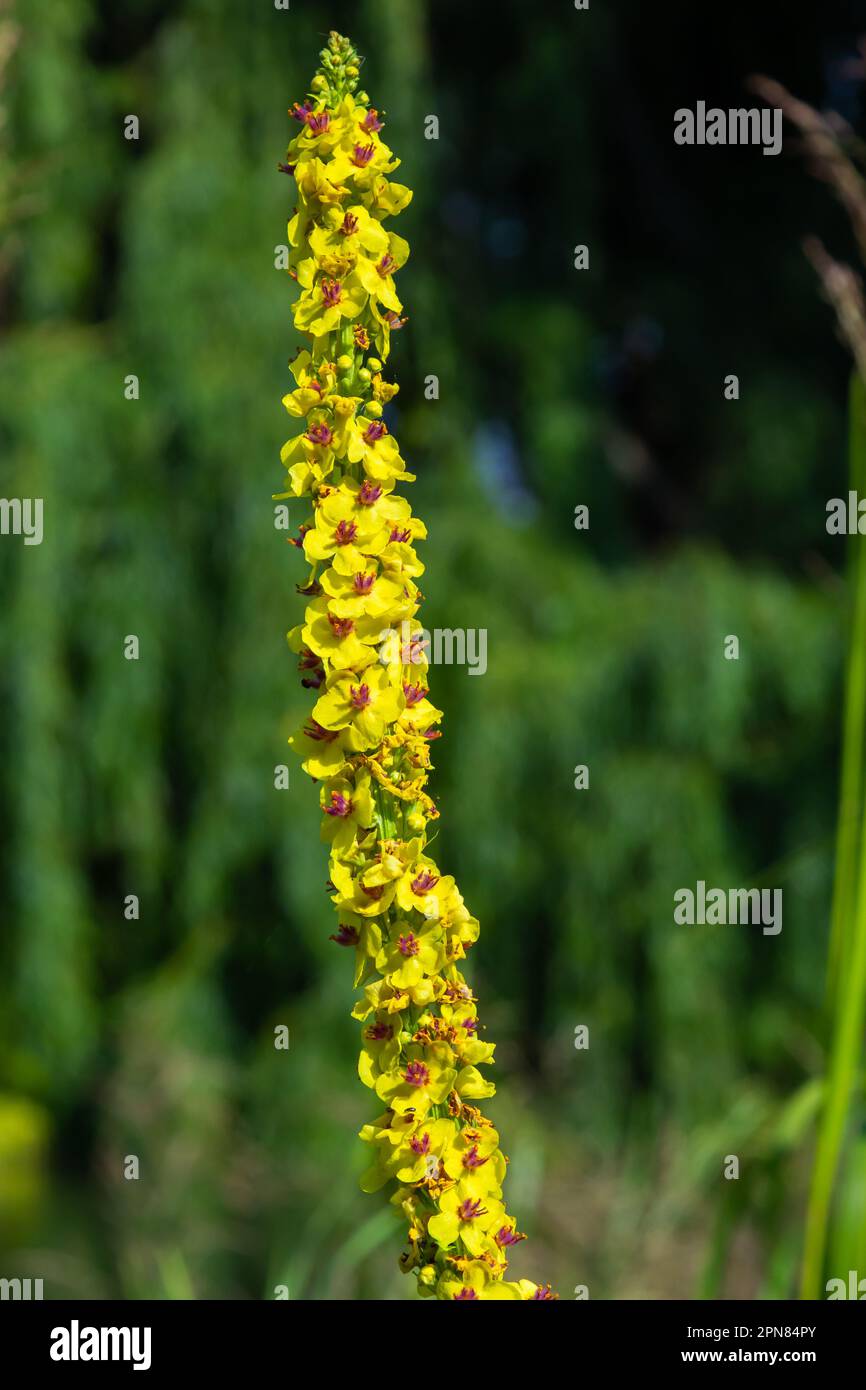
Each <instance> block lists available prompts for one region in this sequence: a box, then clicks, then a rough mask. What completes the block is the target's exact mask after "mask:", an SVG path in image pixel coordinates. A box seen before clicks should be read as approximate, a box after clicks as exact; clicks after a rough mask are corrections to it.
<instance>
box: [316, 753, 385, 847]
mask: <svg viewBox="0 0 866 1390" xmlns="http://www.w3.org/2000/svg"><path fill="white" fill-rule="evenodd" d="M319 801H320V804H321V807H322V811H323V813H324V820H323V821H322V839H323V840H325V841H326V842H327V843H329V844H332V845H333V846H334V848H335V849H337V850H340V849H345V848H348V846H350V845H351V844H353V843H354V840H355V836H356V834H357V833H358V830H367V829H369V827H370V826H371V825H372V824H373V819H374V816H373V798H372V796H371V795H370V777H369V775H368V774H367V773H364V772H360V773H358V774H357V776H356V778H355V781H354V782H350V781H348V779H347V778H345V777H332V778H329V780H328V781H327V782H325V784H324V785H323V787H322V789H321V791H320V792H319Z"/></svg>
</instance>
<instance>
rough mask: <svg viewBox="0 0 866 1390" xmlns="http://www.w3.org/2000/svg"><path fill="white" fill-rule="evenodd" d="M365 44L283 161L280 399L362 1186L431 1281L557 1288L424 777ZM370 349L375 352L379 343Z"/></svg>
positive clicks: (392, 164)
mask: <svg viewBox="0 0 866 1390" xmlns="http://www.w3.org/2000/svg"><path fill="white" fill-rule="evenodd" d="M358 72H359V61H358V58H357V54H356V53H355V51H354V49H353V48H352V45H351V44H350V43H349V41H348V40H347V39H344V38H342V37H341V36H340V35H338V34H333V33H332V34H331V35H330V37H329V39H328V44H327V48H326V50H325V51H324V53H323V58H322V67H321V70H320V71H319V72H318V73H317V74H316V77H315V78H314V80H313V84H312V89H311V90H312V95H311V96H310V97H309V98H308V100H307V101H305V102H304V103H302V104H298V103H296V104H295V106H294V108H293V110H292V113H291V114H292V115H293V117H294V118H295V121H296V123H297V124H296V129H295V132H294V137H293V139H292V142H291V145H290V147H289V151H288V154H287V162H286V164H285V165H284V166H282V167H283V168H284V170H285V171H286V172H288V173H293V174H294V178H295V182H296V184H297V189H298V197H297V207H296V209H295V211H294V213H293V215H292V217H291V219H290V220H289V223H288V240H289V248H290V254H289V266H288V269H289V274H290V276H291V277H292V279H294V280H295V281H296V283H297V286H298V290H299V296H298V298H297V300H296V302H295V304H294V307H293V318H294V324H295V327H296V328H297V329H298V330H299V331H300V332H301V333H302V334H304V335H305V337H306V340H307V343H308V346H307V348H305V349H304V350H303V351H301V352H299V353H298V354H297V356H296V357H295V359H294V361H293V362H292V364H291V372H292V376H293V379H294V382H295V385H294V388H293V389H292V390H290V391H289V392H288V393H287V394H286V395H285V397H284V399H283V404H284V405H285V408H286V410H287V411H288V413H289V415H291V416H292V417H293V419H296V420H297V421H299V422H300V423H299V426H298V431H299V432H298V433H297V434H296V435H295V436H294V437H293V438H292V439H290V440H288V441H287V443H286V444H285V445H284V446H283V449H282V452H281V458H282V462H283V464H284V466H285V468H286V470H287V473H288V480H287V483H286V485H285V487H286V490H285V492H283V493H282V494H278V496H282V497H288V496H295V497H306V498H308V499H309V504H310V512H309V514H308V518H307V520H305V521H304V522H303V524H302V525H301V526H300V529H299V531H298V534H297V538H293V540H292V544H293V545H294V546H296V547H298V548H299V549H301V550H302V551H303V553H304V557H305V559H306V561H307V563H308V565H309V567H310V568H309V572H308V576H307V578H306V580H305V582H304V583H303V584H302V585H299V586H298V587H299V591H300V592H301V593H303V594H304V595H305V597H306V599H307V605H306V610H305V614H304V621H303V623H300V624H298V625H297V626H296V627H294V628H292V630H291V632H290V633H289V646H290V649H291V650H292V651H293V652H295V653H296V655H297V657H298V666H299V669H300V672H301V679H302V683H303V686H304V687H305V688H306V689H313V690H315V691H316V692H317V694H316V696H315V703H314V705H313V710H312V714H311V716H310V717H309V719H308V720H307V721H306V723H305V724H304V725H303V726H302V728H301V729H299V730H298V731H297V732H296V733H295V734H293V735H292V737H291V738H290V740H289V742H290V744H291V745H292V747H293V748H294V749H295V751H296V752H297V753H298V754H299V755H300V757H301V759H302V762H303V767H304V769H305V771H306V772H308V773H309V775H310V776H311V777H313V778H315V779H316V780H317V781H319V782H320V783H321V786H320V788H319V800H320V806H321V810H322V826H321V835H322V839H323V840H325V841H326V842H327V843H328V844H329V845H330V854H329V875H330V881H329V891H330V894H331V900H332V903H333V905H334V907H335V908H336V910H337V914H338V916H337V928H336V931H335V932H333V933H332V936H331V939H332V940H333V941H334V942H335V943H336V944H338V945H339V946H341V947H346V948H350V949H351V951H352V952H353V954H354V982H355V985H356V987H358V988H359V989H360V991H361V994H360V997H359V998H358V1000H357V1002H356V1003H355V1006H354V1008H353V1009H352V1017H353V1018H354V1019H355V1020H356V1021H357V1022H358V1024H359V1025H360V1029H361V1039H360V1044H361V1046H360V1055H359V1059H358V1074H359V1077H360V1080H361V1081H362V1082H363V1083H364V1085H366V1086H367V1087H369V1088H370V1089H372V1090H373V1091H374V1092H375V1094H376V1095H377V1097H378V1098H379V1100H380V1101H381V1102H383V1103H384V1105H385V1106H386V1107H387V1108H386V1109H385V1113H384V1114H383V1115H380V1116H379V1118H378V1119H376V1120H374V1121H373V1122H371V1123H370V1124H367V1125H365V1126H364V1127H363V1129H362V1130H361V1138H362V1140H363V1141H364V1143H365V1144H367V1145H368V1146H369V1151H370V1154H371V1162H370V1164H369V1166H368V1168H367V1169H366V1171H365V1173H364V1175H363V1177H362V1179H361V1185H362V1187H363V1188H364V1190H365V1191H368V1192H373V1191H376V1190H378V1189H379V1188H381V1187H384V1186H386V1185H387V1184H389V1183H390V1184H391V1185H392V1187H394V1188H396V1190H395V1191H393V1193H392V1195H391V1202H392V1204H393V1205H394V1206H395V1208H396V1209H397V1210H398V1211H399V1212H401V1213H402V1215H403V1217H404V1219H405V1221H406V1246H405V1248H404V1250H403V1253H402V1255H401V1256H400V1266H401V1268H402V1269H403V1270H405V1271H406V1272H409V1271H413V1272H414V1273H415V1275H416V1277H417V1281H418V1291H419V1294H420V1295H421V1296H422V1297H436V1298H440V1299H449V1300H455V1301H460V1302H467V1301H476V1300H485V1301H488V1300H490V1301H493V1300H496V1301H502V1300H507V1301H524V1300H526V1301H528V1300H532V1301H540V1300H548V1299H550V1298H552V1297H553V1295H552V1293H551V1291H550V1289H549V1286H547V1285H543V1286H539V1285H537V1284H534V1283H532V1282H531V1281H530V1280H518V1281H516V1282H509V1281H506V1279H505V1273H506V1271H507V1267H508V1258H509V1255H510V1253H511V1251H512V1249H513V1247H514V1246H515V1245H516V1244H518V1243H519V1242H520V1241H521V1240H522V1239H523V1237H522V1235H520V1233H519V1232H518V1231H517V1226H516V1222H515V1221H514V1218H513V1217H511V1216H509V1215H508V1213H507V1211H506V1209H505V1206H504V1204H503V1201H502V1187H503V1183H504V1180H505V1176H506V1170H507V1160H506V1158H505V1156H504V1155H503V1153H502V1150H501V1147H500V1143H499V1135H498V1133H497V1132H496V1130H495V1129H494V1127H493V1125H492V1124H491V1123H490V1121H489V1120H487V1119H486V1118H485V1117H484V1115H483V1114H482V1113H481V1111H480V1109H479V1108H478V1106H477V1104H476V1102H478V1101H483V1100H485V1099H486V1098H487V1097H489V1096H492V1095H493V1094H494V1091H495V1087H494V1086H493V1083H492V1082H491V1081H488V1080H487V1078H486V1075H485V1074H484V1072H483V1071H482V1070H481V1068H485V1067H488V1066H489V1065H490V1064H491V1063H492V1062H493V1060H494V1054H495V1047H494V1044H493V1043H491V1042H488V1041H487V1040H486V1038H485V1037H484V1036H483V1033H482V1032H481V1029H480V1024H479V1020H478V1013H477V1006H476V1000H475V997H474V995H473V993H472V990H471V989H470V987H469V985H468V984H467V983H466V981H465V979H464V978H463V976H462V975H461V973H460V970H459V968H458V965H459V963H460V962H462V959H463V958H464V956H465V954H466V952H467V950H468V949H469V948H470V947H471V945H472V944H473V942H474V941H475V940H476V939H477V936H478V922H477V919H476V918H475V917H473V916H472V915H471V913H470V912H469V910H468V908H467V907H466V904H465V903H464V901H463V898H462V896H461V894H460V892H459V890H458V888H457V886H456V884H455V882H454V879H453V878H452V877H450V876H449V875H443V874H440V872H439V869H438V867H437V865H436V863H435V862H434V860H433V859H432V858H431V857H430V855H429V853H428V852H427V846H428V840H427V834H428V826H429V823H430V822H431V821H432V820H434V819H435V818H436V817H437V816H438V810H437V808H436V806H435V804H434V802H433V800H432V798H431V797H430V795H429V793H428V791H427V789H426V788H427V779H428V776H429V773H430V769H431V757H430V754H431V744H432V742H433V740H435V739H437V738H438V737H439V732H438V729H437V727H436V726H437V725H438V723H439V722H440V720H441V718H442V712H441V710H439V709H437V708H436V706H435V705H434V704H433V703H432V702H431V700H430V698H429V690H428V668H429V660H430V656H429V651H428V649H427V648H428V640H429V639H428V635H427V634H426V632H425V630H424V628H423V627H422V625H421V622H420V621H419V619H418V617H417V613H418V607H419V601H420V598H421V595H420V592H419V590H418V586H417V582H416V581H417V580H418V578H419V576H420V575H422V574H423V572H424V566H423V564H422V563H421V561H420V559H419V558H418V555H417V553H416V550H415V546H416V543H417V542H418V541H421V540H424V539H425V538H426V535H427V532H426V528H425V526H424V523H423V522H422V521H421V520H420V519H419V518H418V517H415V516H413V515H412V510H411V507H410V506H409V503H408V502H407V500H406V499H405V498H404V497H403V496H401V495H398V493H397V491H396V486H397V484H398V483H402V482H412V481H413V476H412V474H411V473H409V472H408V471H407V469H406V464H405V461H404V459H403V457H402V455H401V452H400V447H399V445H398V443H397V440H396V439H395V438H394V436H393V435H392V434H391V432H390V429H389V422H388V421H386V419H385V414H386V411H387V407H388V403H389V402H390V401H391V400H392V399H393V397H394V395H395V394H396V392H397V390H398V386H397V383H396V382H390V381H386V380H385V378H384V375H383V368H384V363H385V360H386V359H387V357H388V354H389V352H390V346H391V340H392V335H393V333H394V332H396V331H397V330H398V329H400V328H402V326H403V324H404V323H405V322H406V316H405V314H404V311H403V306H402V303H401V300H400V297H399V295H398V292H397V287H396V278H395V277H396V275H397V273H398V272H399V271H400V269H401V267H402V266H403V265H404V264H405V262H406V260H407V258H408V255H409V247H408V244H407V243H406V241H405V240H404V239H403V238H402V237H400V236H398V235H396V234H395V233H394V232H391V231H389V230H387V229H386V228H385V226H384V225H383V223H384V222H385V221H386V220H387V219H388V218H390V217H393V216H394V215H396V214H397V213H399V212H400V211H402V209H403V208H405V207H406V205H407V204H408V203H409V201H410V200H411V197H412V194H411V191H410V190H409V189H408V188H406V187H404V186H403V185H402V184H399V183H395V182H393V181H392V180H391V179H390V178H389V177H388V175H389V174H390V173H392V172H393V171H394V169H396V168H397V166H398V164H399V161H398V160H397V159H396V158H395V157H394V155H393V153H392V152H391V150H390V149H389V148H388V146H387V145H386V144H385V143H384V141H383V139H382V136H381V131H382V127H383V122H382V119H381V118H380V116H379V114H378V112H377V111H376V109H375V108H372V107H369V106H368V104H367V98H366V95H365V94H364V95H363V97H362V95H361V94H360V93H358V94H357V95H356V93H357V88H358ZM374 354H375V355H374Z"/></svg>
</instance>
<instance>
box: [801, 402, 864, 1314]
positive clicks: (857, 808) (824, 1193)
mask: <svg viewBox="0 0 866 1390" xmlns="http://www.w3.org/2000/svg"><path fill="white" fill-rule="evenodd" d="M850 420H851V433H850V457H851V462H850V475H851V487H852V489H854V490H855V491H858V490H859V488H860V485H861V484H862V483H863V481H864V480H866V390H864V385H863V382H862V381H861V380H860V379H859V377H855V378H854V379H853V381H852V387H851V401H850ZM852 550H853V551H854V554H853V556H852V559H851V565H850V573H851V576H852V579H853V583H854V599H853V613H852V622H851V635H850V642H849V652H848V666H847V674H846V683H845V712H844V721H843V728H844V734H843V752H842V779H841V790H840V799H839V827H838V839H837V849H836V878H835V883H834V891H833V915H832V931H831V940H830V962H829V978H828V1000H829V1003H830V1005H831V1008H832V1029H833V1032H832V1042H831V1048H830V1058H829V1064H828V1068H827V1077H826V1085H825V1092H824V1107H823V1113H822V1117H821V1121H820V1126H819V1130H818V1138H817V1143H816V1148H815V1161H814V1167H813V1170H812V1184H811V1190H810V1193H809V1205H808V1211H807V1214H806V1239H805V1249H804V1254H803V1274H802V1284H801V1296H802V1297H803V1298H809V1299H815V1298H819V1297H820V1296H821V1291H822V1279H823V1274H824V1261H825V1258H826V1251H827V1240H828V1227H829V1222H830V1213H831V1208H832V1203H833V1192H834V1188H835V1185H836V1176H837V1173H838V1170H839V1160H840V1157H841V1153H842V1146H843V1143H844V1139H845V1131H846V1128H847V1122H848V1113H849V1108H850V1105H851V1097H852V1094H853V1092H854V1089H855V1082H856V1079H857V1073H858V1068H859V1065H860V1055H861V1048H862V1035H863V1021H864V1015H866V816H864V815H863V807H862V800H863V748H864V725H866V546H864V545H863V543H862V541H861V539H860V537H859V535H855V536H854V537H853V538H852ZM858 850H859V861H858Z"/></svg>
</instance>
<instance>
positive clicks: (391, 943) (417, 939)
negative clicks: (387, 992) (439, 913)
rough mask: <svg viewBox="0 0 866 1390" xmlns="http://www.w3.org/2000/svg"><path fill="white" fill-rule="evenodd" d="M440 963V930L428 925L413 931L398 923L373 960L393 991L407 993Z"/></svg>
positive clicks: (400, 922) (431, 973)
mask: <svg viewBox="0 0 866 1390" xmlns="http://www.w3.org/2000/svg"><path fill="white" fill-rule="evenodd" d="M443 959H444V950H443V945H442V932H441V930H439V929H438V928H437V927H435V926H430V925H428V924H425V925H424V926H423V927H418V928H416V929H415V930H413V929H412V927H411V926H410V924H409V923H408V922H402V921H398V922H395V923H394V925H393V926H392V928H391V938H390V940H388V941H386V942H384V944H383V946H382V949H381V950H380V952H379V954H378V956H377V957H376V968H377V970H379V971H381V973H382V974H383V975H384V976H385V979H386V980H388V981H389V982H390V983H391V984H392V985H395V986H396V988H397V989H411V988H412V987H413V985H417V984H418V982H419V981H420V980H421V979H422V977H423V976H424V975H433V974H435V972H436V971H437V970H438V969H439V967H440V966H441V964H442V961H443Z"/></svg>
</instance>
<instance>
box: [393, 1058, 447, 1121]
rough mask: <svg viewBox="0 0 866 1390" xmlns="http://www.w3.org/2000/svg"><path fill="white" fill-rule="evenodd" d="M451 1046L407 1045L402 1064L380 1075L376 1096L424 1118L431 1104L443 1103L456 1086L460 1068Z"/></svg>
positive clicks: (402, 1112) (397, 1109)
mask: <svg viewBox="0 0 866 1390" xmlns="http://www.w3.org/2000/svg"><path fill="white" fill-rule="evenodd" d="M452 1061H453V1058H452V1054H451V1049H450V1048H448V1047H446V1046H444V1045H436V1046H434V1047H426V1048H425V1047H417V1046H415V1045H414V1044H410V1046H409V1047H407V1048H405V1049H404V1051H403V1053H402V1056H401V1059H400V1063H399V1064H398V1065H397V1066H395V1067H394V1068H393V1069H392V1070H389V1071H387V1072H385V1073H384V1075H382V1076H380V1077H379V1079H378V1081H377V1082H376V1095H377V1096H378V1097H379V1099H380V1100H383V1101H385V1102H386V1104H387V1105H389V1106H390V1107H391V1109H392V1110H393V1111H395V1113H396V1114H398V1115H403V1114H405V1113H406V1111H407V1110H411V1111H412V1112H413V1114H414V1115H415V1116H416V1117H418V1118H423V1117H424V1116H425V1115H426V1114H427V1112H428V1111H429V1109H430V1107H431V1105H441V1104H442V1102H443V1101H444V1100H445V1099H446V1097H447V1095H448V1092H449V1091H450V1090H451V1088H452V1087H453V1085H454V1081H455V1078H456V1075H457V1073H456V1071H455V1070H454V1067H453V1066H452V1065H451V1062H452Z"/></svg>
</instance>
